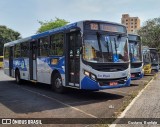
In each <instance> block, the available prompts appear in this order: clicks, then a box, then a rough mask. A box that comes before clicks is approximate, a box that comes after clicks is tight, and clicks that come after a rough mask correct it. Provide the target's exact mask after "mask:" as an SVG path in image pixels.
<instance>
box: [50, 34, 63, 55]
mask: <svg viewBox="0 0 160 127" xmlns="http://www.w3.org/2000/svg"><path fill="white" fill-rule="evenodd" d="M63 44H64V36H63V34H62V33H59V34H55V35H52V36H51V46H50V53H49V54H50V55H56V56H62V55H63Z"/></svg>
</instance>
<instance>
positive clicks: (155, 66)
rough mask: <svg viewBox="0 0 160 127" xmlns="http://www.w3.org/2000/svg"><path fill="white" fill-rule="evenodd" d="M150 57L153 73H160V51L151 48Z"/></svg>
mask: <svg viewBox="0 0 160 127" xmlns="http://www.w3.org/2000/svg"><path fill="white" fill-rule="evenodd" d="M149 50H150V54H151V55H150V56H151V67H152V71H154V72H158V71H159V55H158V50H157V49H156V48H149Z"/></svg>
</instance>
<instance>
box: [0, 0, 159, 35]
mask: <svg viewBox="0 0 160 127" xmlns="http://www.w3.org/2000/svg"><path fill="white" fill-rule="evenodd" d="M159 6H160V0H0V25H5V26H7V27H8V28H11V29H13V30H15V31H18V32H19V33H21V35H22V37H28V36H31V35H33V34H35V33H36V31H37V30H38V28H39V27H40V24H39V23H38V21H50V20H51V19H53V20H54V19H55V17H58V18H61V19H65V20H67V21H69V22H70V23H73V22H76V21H81V20H91V19H95V20H104V21H111V22H117V23H120V22H121V17H122V14H129V15H130V16H131V17H139V18H140V20H141V25H143V24H144V22H145V21H146V20H148V19H152V18H157V17H160V13H159V12H160V7H159Z"/></svg>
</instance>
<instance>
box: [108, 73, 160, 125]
mask: <svg viewBox="0 0 160 127" xmlns="http://www.w3.org/2000/svg"><path fill="white" fill-rule="evenodd" d="M119 118H159V119H156V120H157V121H152V119H147V122H148V123H146V122H144V121H145V120H144V119H129V120H128V121H127V119H117V120H126V121H127V123H128V124H116V125H114V124H113V125H111V126H110V127H146V126H147V127H158V126H159V127H160V124H159V125H155V124H156V122H159V123H160V73H158V74H157V75H156V77H155V78H154V79H153V80H152V81H151V82H150V83H149V84H148V85H147V87H146V88H145V89H144V90H142V92H141V93H139V95H138V96H137V97H136V98H135V99H134V100H133V102H132V103H131V104H130V105H129V106H128V107H127V108H126V110H125V111H124V112H123V113H122V114H121V116H120V117H119ZM144 123H145V124H144Z"/></svg>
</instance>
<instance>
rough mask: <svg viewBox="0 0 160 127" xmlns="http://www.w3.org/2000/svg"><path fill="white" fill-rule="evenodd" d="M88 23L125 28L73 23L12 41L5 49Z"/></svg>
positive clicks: (6, 44)
mask: <svg viewBox="0 0 160 127" xmlns="http://www.w3.org/2000/svg"><path fill="white" fill-rule="evenodd" d="M87 21H88V22H98V23H108V24H113V25H119V26H124V25H122V24H120V23H115V22H109V21H101V20H83V21H79V22H75V23H71V24H68V25H65V26H62V27H58V28H55V29H51V30H48V31H45V32H42V33H39V34H35V35H32V36H30V37H26V38H23V39H19V40H15V41H12V42H8V43H5V44H4V47H7V46H13V45H15V44H17V43H21V42H26V41H31V40H34V39H37V38H40V37H44V36H47V35H50V34H54V33H59V32H63V31H64V30H69V29H73V28H77V27H78V25H77V24H81V23H83V22H87ZM124 27H125V26H124Z"/></svg>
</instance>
